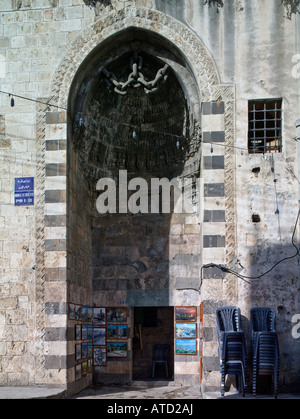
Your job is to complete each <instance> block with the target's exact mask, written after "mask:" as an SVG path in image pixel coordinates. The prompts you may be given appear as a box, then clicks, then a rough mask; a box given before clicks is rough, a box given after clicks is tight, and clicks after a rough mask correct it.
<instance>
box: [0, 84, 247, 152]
mask: <svg viewBox="0 0 300 419" xmlns="http://www.w3.org/2000/svg"><path fill="white" fill-rule="evenodd" d="M0 93H3V94H5V95H8V96H14V97H16V98H19V99H23V100H27V101H30V102H34V103H39V104H41V105H45V106H49V107H52V108H55V109H60V110H63V111H65V112H68V109H67V108H65V107H63V106H59V105H54V104H52V103H49V102H43V101H41V100H38V99H32V98H29V97H25V96H22V95H18V94H12V93H9V92H5V91H3V90H0ZM13 103H14V102H13ZM12 106H13V105H12ZM74 113H75V114H77V115H80V123H79V125H80V126H82V125H83V117H88V118H92V119H93V120H94V121H95V119H94V115H91V114H88V113H85V112H79V111H77V112H74ZM99 116H100V118H102V119H103V120H105V121H107V122H110V123H112V124H115V125H123V126H126V127H129V128H130V129H132V132H133V133H134V132H136V130H138V128H139V127H137V126H136V125H132V124H128V123H125V122H119V121H114V120H112V119H110V118H107V117H106V116H104V115H99ZM147 131H148V132H152V133H153V134H158V135H164V136H169V137H173V138H178V139H179V140H180V139H183V140H186V141H189V140H192V139H191V138H189V137H186V136H184V135H178V134H173V133H167V132H163V131H157V130H147ZM214 145H215V146H220V147H228V148H232V149H236V150H243V151H248V149H246V148H243V147H237V146H234V145H228V144H222V143H214ZM211 147H212V149H213V146H212V144H211Z"/></svg>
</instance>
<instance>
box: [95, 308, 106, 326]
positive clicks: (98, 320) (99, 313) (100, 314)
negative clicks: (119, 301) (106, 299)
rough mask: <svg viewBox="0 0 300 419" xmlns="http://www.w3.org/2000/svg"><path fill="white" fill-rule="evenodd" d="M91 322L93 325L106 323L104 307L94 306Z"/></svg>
mask: <svg viewBox="0 0 300 419" xmlns="http://www.w3.org/2000/svg"><path fill="white" fill-rule="evenodd" d="M93 323H94V325H101V324H105V323H106V309H105V308H104V307H94V309H93Z"/></svg>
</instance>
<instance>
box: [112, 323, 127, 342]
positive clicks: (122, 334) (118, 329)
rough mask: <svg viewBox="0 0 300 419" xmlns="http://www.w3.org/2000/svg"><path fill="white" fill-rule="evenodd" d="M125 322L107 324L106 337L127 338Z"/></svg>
mask: <svg viewBox="0 0 300 419" xmlns="http://www.w3.org/2000/svg"><path fill="white" fill-rule="evenodd" d="M127 334H128V332H127V324H108V325H107V339H127Z"/></svg>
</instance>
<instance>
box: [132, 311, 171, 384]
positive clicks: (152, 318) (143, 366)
mask: <svg viewBox="0 0 300 419" xmlns="http://www.w3.org/2000/svg"><path fill="white" fill-rule="evenodd" d="M156 344H163V345H165V344H167V345H169V347H170V354H169V360H168V372H169V377H166V371H165V368H164V366H163V365H157V366H156V368H155V377H154V379H156V380H157V379H158V380H161V379H169V380H173V379H174V308H173V307H135V308H134V335H133V345H132V346H133V360H132V377H133V379H134V380H145V379H147V380H148V379H152V378H153V377H152V372H153V370H152V355H153V347H154V345H156Z"/></svg>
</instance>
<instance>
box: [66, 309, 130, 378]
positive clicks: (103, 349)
mask: <svg viewBox="0 0 300 419" xmlns="http://www.w3.org/2000/svg"><path fill="white" fill-rule="evenodd" d="M127 313H128V309H127V308H126V307H94V308H93V307H86V306H80V305H78V304H71V303H70V304H69V319H70V320H75V321H76V324H75V379H76V380H79V379H80V378H82V377H84V376H85V375H87V374H90V373H92V372H93V366H94V367H103V366H106V365H107V362H108V361H109V360H113V359H116V358H126V357H127V356H128V325H127Z"/></svg>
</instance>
